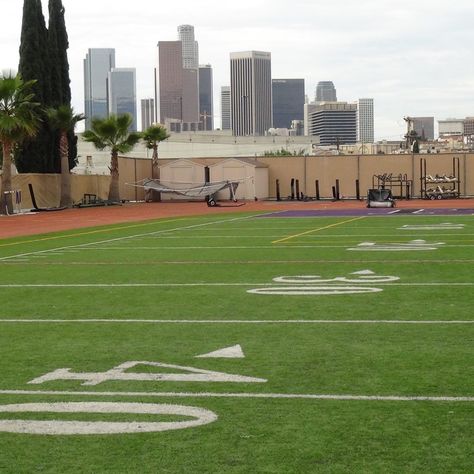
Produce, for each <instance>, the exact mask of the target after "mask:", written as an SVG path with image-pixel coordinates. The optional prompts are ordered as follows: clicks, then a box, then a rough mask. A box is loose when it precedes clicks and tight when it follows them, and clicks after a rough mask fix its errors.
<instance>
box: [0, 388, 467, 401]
mask: <svg viewBox="0 0 474 474" xmlns="http://www.w3.org/2000/svg"><path fill="white" fill-rule="evenodd" d="M0 395H38V396H44V395H62V396H64V395H68V396H69V395H71V396H92V397H120V396H122V397H153V398H156V397H176V398H243V399H259V398H260V399H293V400H347V401H370V402H456V403H459V402H471V403H472V402H474V396H457V397H455V396H449V395H446V396H431V395H413V396H410V395H346V394H317V393H314V394H312V393H307V394H303V393H245V392H244V393H225V392H224V393H214V392H86V391H78V392H75V391H70V390H69V391H60V390H0Z"/></svg>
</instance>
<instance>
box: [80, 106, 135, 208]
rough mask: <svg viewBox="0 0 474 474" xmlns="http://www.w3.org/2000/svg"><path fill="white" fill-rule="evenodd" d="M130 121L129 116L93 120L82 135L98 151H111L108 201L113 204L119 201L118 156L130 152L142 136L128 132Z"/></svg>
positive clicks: (112, 116)
mask: <svg viewBox="0 0 474 474" xmlns="http://www.w3.org/2000/svg"><path fill="white" fill-rule="evenodd" d="M132 121H133V119H132V116H131V115H130V114H123V115H113V114H112V115H110V116H109V117H107V118H104V119H100V118H93V119H92V123H91V129H90V130H86V131H85V132H84V134H83V135H82V137H83V138H84V140H85V141H86V142H91V143H92V144H93V145H94V146H95V147H96V148H97V149H98V150H105V149H106V148H110V150H111V157H110V166H109V169H110V176H111V180H110V188H109V200H110V201H113V202H119V201H120V192H119V169H118V154H119V153H127V152H129V151H130V150H132V149H133V147H134V146H135V145H136V144H137V143H138V141H139V140H140V138H141V136H142V135H141V133H137V132H130V131H129V128H130V125H131V124H132Z"/></svg>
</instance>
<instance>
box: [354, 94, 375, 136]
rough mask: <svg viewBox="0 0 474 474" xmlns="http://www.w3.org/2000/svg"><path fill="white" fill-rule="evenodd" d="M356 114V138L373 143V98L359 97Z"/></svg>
mask: <svg viewBox="0 0 474 474" xmlns="http://www.w3.org/2000/svg"><path fill="white" fill-rule="evenodd" d="M357 116H358V117H357V119H358V120H357V125H358V128H357V140H358V141H359V142H362V143H374V99H359V102H358V107H357Z"/></svg>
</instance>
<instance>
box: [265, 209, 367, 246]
mask: <svg viewBox="0 0 474 474" xmlns="http://www.w3.org/2000/svg"><path fill="white" fill-rule="evenodd" d="M365 217H366V216H361V217H355V218H353V219H348V220H346V221H341V222H336V223H335V224H329V225H326V226H324V227H318V228H317V229H311V230H307V231H306V232H301V233H300V234H295V235H290V236H289V237H284V238H283V239H279V240H274V241H273V242H272V244H280V243H282V242H286V241H287V240H290V239H295V238H297V237H301V236H302V235H307V234H311V233H313V232H319V231H321V230H326V229H330V228H331V227H337V226H340V225H343V224H348V223H349V222H353V221H358V220H360V219H365Z"/></svg>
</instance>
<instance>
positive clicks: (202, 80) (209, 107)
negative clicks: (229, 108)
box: [199, 64, 214, 130]
mask: <svg viewBox="0 0 474 474" xmlns="http://www.w3.org/2000/svg"><path fill="white" fill-rule="evenodd" d="M213 102H214V101H213V99H212V67H211V65H210V64H206V65H204V66H199V115H200V118H201V120H200V122H201V124H202V129H203V130H213V129H214V104H213Z"/></svg>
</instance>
